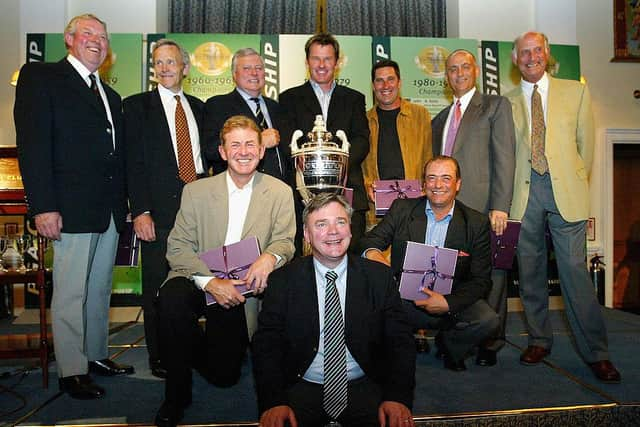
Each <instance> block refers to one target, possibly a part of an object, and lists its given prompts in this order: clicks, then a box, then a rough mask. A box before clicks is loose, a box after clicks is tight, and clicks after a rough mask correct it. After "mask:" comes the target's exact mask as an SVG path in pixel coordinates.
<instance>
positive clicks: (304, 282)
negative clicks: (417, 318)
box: [251, 193, 416, 427]
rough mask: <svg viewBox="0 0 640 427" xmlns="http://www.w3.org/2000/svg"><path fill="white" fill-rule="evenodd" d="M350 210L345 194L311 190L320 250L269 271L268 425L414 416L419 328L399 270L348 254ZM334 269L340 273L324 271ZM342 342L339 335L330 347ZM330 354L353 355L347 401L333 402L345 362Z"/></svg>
mask: <svg viewBox="0 0 640 427" xmlns="http://www.w3.org/2000/svg"><path fill="white" fill-rule="evenodd" d="M351 213H352V208H351V206H349V204H348V203H347V202H346V201H345V200H344V198H342V197H341V196H337V195H334V194H329V193H322V194H320V195H318V196H316V197H315V198H313V199H312V200H311V201H310V203H309V204H308V205H307V207H306V208H305V211H304V213H303V217H304V236H305V240H306V241H307V242H308V243H309V244H310V246H311V248H312V251H313V256H307V257H304V258H298V259H297V260H295V261H294V262H293V263H291V264H289V265H286V266H284V267H283V268H281V269H280V270H277V271H275V272H273V273H272V274H271V275H270V276H269V279H268V283H269V286H268V287H267V289H266V292H265V297H264V301H263V305H262V311H261V312H260V315H259V317H258V330H257V332H256V333H255V335H254V336H253V343H252V352H251V354H252V357H253V371H254V376H255V381H256V390H257V394H258V406H259V410H260V413H261V417H260V425H264V426H272V427H276V426H283V425H285V424H284V423H285V422H286V421H288V422H289V423H290V424H287V425H299V426H324V425H326V424H327V423H328V422H330V421H337V422H339V423H340V424H339V425H343V426H359V427H360V426H379V425H381V424H383V425H385V424H386V425H391V426H413V425H414V424H413V419H412V417H411V410H410V408H411V407H412V404H413V389H414V387H415V358H416V354H415V347H414V344H413V337H412V335H411V328H410V325H409V323H408V319H407V316H406V313H405V312H404V310H403V308H402V302H401V300H400V295H399V294H398V288H397V286H396V285H395V281H394V280H393V277H392V274H391V271H390V270H389V269H388V268H387V267H385V266H383V265H380V264H378V263H374V262H370V261H368V260H365V259H363V258H360V257H352V256H347V248H348V247H349V243H350V240H351V230H350V224H349V220H350V215H351ZM330 274H334V275H335V281H334V282H330V281H329V280H328V279H325V277H328V276H329V275H330ZM332 286H333V287H334V289H331V287H332ZM331 292H337V293H338V296H336V295H335V294H334V295H333V296H334V299H333V301H334V303H335V304H338V303H339V305H340V307H339V308H340V309H341V310H338V313H340V312H341V314H340V316H339V319H340V320H339V323H341V324H342V327H340V328H338V329H337V332H336V333H331V332H328V331H330V330H334V329H333V328H331V327H327V325H328V324H333V323H332V321H331V320H330V317H331V315H330V314H329V313H331V312H333V310H332V309H331V308H332V307H335V306H333V305H332V304H330V303H329V305H326V304H327V303H328V302H329V301H331V295H330V294H331ZM343 319H344V320H343ZM335 342H339V343H341V344H340V345H339V346H337V347H336V346H332V343H335ZM336 348H337V349H339V351H340V353H338V354H340V356H339V357H337V358H336V359H333V357H332V356H331V355H330V353H332V350H331V349H334V351H335V349H336ZM332 354H333V353H332ZM343 355H344V356H343ZM328 359H329V360H336V361H337V360H342V361H344V360H345V359H346V363H345V364H343V365H342V366H341V369H340V370H339V371H340V372H341V373H342V378H343V379H344V381H348V382H347V384H346V390H344V389H343V390H344V393H338V394H339V396H341V397H342V400H340V399H338V401H341V402H342V406H341V407H340V409H335V408H336V407H335V406H334V405H333V404H332V403H330V402H335V400H334V399H333V398H332V397H331V396H332V395H331V393H330V390H335V389H339V388H340V386H339V385H337V384H336V382H335V381H333V382H332V381H331V378H335V376H334V375H332V373H331V372H335V371H334V370H333V368H334V367H335V365H336V364H338V365H339V364H340V363H339V362H336V364H333V365H332V364H331V362H327V360H328ZM328 364H329V365H330V366H327V365H328ZM327 380H329V384H327ZM338 384H343V385H344V382H338ZM325 387H326V388H325ZM333 396H334V397H335V395H333ZM345 400H346V401H345ZM296 423H297V424H296Z"/></svg>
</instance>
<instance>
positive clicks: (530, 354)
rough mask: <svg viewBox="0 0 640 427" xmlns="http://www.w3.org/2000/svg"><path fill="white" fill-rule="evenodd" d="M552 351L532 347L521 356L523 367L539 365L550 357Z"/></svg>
mask: <svg viewBox="0 0 640 427" xmlns="http://www.w3.org/2000/svg"><path fill="white" fill-rule="evenodd" d="M549 353H550V351H549V350H548V349H546V348H544V347H540V346H537V345H530V346H529V347H527V349H526V350H525V351H523V352H522V354H521V355H520V363H522V364H523V365H529V366H531V365H537V364H538V363H540V362H542V359H544V358H545V357H547V356H548V355H549Z"/></svg>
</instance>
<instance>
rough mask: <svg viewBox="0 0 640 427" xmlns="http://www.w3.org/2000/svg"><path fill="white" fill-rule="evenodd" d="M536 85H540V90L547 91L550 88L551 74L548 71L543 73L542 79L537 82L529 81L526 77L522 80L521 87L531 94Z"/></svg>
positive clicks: (527, 93)
mask: <svg viewBox="0 0 640 427" xmlns="http://www.w3.org/2000/svg"><path fill="white" fill-rule="evenodd" d="M534 85H538V92H541V93H547V91H548V90H549V75H548V74H547V73H546V71H545V73H544V74H543V75H542V77H541V78H540V80H538V81H537V82H535V83H531V82H528V81H526V80H525V79H521V80H520V87H521V88H522V91H523V92H524V93H525V94H526V95H528V96H531V93H532V92H533V86H534Z"/></svg>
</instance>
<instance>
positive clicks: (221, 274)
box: [211, 245, 251, 280]
mask: <svg viewBox="0 0 640 427" xmlns="http://www.w3.org/2000/svg"><path fill="white" fill-rule="evenodd" d="M222 260H223V262H224V271H222V270H211V272H212V273H213V275H214V276H215V277H217V278H218V279H234V280H240V277H239V276H238V273H240V272H241V271H242V270H246V269H247V268H249V267H251V264H247V265H243V266H241V267H236V268H234V269H232V270H229V265H228V264H227V247H226V246H225V245H223V246H222Z"/></svg>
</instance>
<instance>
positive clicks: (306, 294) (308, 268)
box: [293, 256, 320, 345]
mask: <svg viewBox="0 0 640 427" xmlns="http://www.w3.org/2000/svg"><path fill="white" fill-rule="evenodd" d="M303 259H304V262H303V263H302V264H301V266H302V268H301V269H300V272H299V274H300V282H299V283H300V286H296V288H295V292H296V293H297V295H296V298H295V299H293V300H294V301H297V302H298V304H300V309H301V310H300V311H301V312H302V313H306V314H307V317H305V321H308V320H311V333H310V334H309V335H310V337H315V339H314V340H309V341H312V342H313V343H314V345H317V343H318V340H319V338H320V312H319V311H318V286H317V283H316V270H315V268H314V267H313V257H312V256H307V257H305V258H303Z"/></svg>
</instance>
